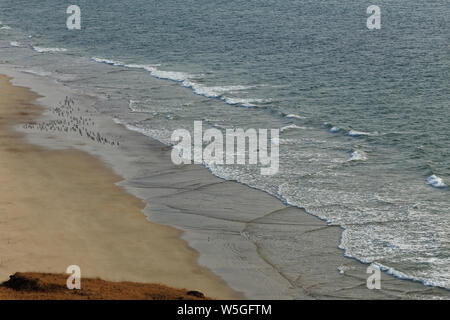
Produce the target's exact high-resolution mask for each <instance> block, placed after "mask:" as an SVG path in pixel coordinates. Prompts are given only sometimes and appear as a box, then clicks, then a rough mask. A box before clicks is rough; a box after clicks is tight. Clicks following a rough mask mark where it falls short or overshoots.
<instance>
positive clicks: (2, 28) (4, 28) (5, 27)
mask: <svg viewBox="0 0 450 320" xmlns="http://www.w3.org/2000/svg"><path fill="white" fill-rule="evenodd" d="M0 30H11V27H9V26H1V27H0Z"/></svg>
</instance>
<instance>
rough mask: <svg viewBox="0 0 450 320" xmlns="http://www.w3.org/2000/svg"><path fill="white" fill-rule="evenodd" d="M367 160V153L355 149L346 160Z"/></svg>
mask: <svg viewBox="0 0 450 320" xmlns="http://www.w3.org/2000/svg"><path fill="white" fill-rule="evenodd" d="M365 160H367V154H366V153H365V152H364V151H361V150H355V151H353V152H352V153H351V154H350V159H348V161H365Z"/></svg>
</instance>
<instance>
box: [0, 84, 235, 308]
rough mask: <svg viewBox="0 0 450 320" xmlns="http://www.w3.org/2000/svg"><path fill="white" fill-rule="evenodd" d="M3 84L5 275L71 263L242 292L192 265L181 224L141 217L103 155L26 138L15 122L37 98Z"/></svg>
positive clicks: (31, 115) (216, 292) (28, 115)
mask: <svg viewBox="0 0 450 320" xmlns="http://www.w3.org/2000/svg"><path fill="white" fill-rule="evenodd" d="M0 90H1V93H2V98H1V100H0V132H1V134H2V141H1V148H0V153H1V155H2V156H1V157H0V158H1V160H0V161H1V164H2V165H1V169H0V170H1V174H0V178H1V180H2V182H3V183H2V194H3V197H2V204H1V206H0V212H1V213H2V215H1V218H2V221H1V222H2V223H1V224H0V230H1V234H2V235H3V236H2V238H3V241H2V243H0V252H1V256H2V261H1V265H0V278H1V280H2V281H3V280H7V278H8V277H9V275H11V274H13V273H15V272H17V271H21V272H26V271H33V272H53V273H61V272H65V269H66V268H67V266H69V265H72V264H76V265H79V266H80V267H81V270H82V277H83V276H86V277H101V278H102V279H104V280H109V281H125V280H126V281H134V282H141V283H163V284H165V285H169V286H172V287H175V288H190V289H193V290H199V291H202V292H205V293H206V294H207V295H209V296H211V297H217V298H228V299H233V298H238V297H239V294H237V293H236V292H234V291H233V290H231V289H229V288H228V287H227V286H226V285H225V284H224V282H223V281H222V280H220V279H219V278H217V276H215V275H214V274H212V273H211V272H210V271H209V270H207V269H205V268H202V267H200V266H198V265H197V264H196V260H197V253H196V252H195V251H194V250H192V249H190V248H189V247H188V246H187V245H186V244H185V243H184V241H183V240H181V239H180V238H179V237H180V233H181V232H180V231H179V230H176V229H174V228H171V227H169V226H161V225H157V224H154V223H149V222H147V221H145V217H144V216H143V215H142V213H141V211H142V208H143V207H144V204H143V203H142V202H141V201H140V200H139V199H137V198H135V197H134V196H132V195H129V194H128V193H126V192H125V191H124V190H122V189H121V188H120V187H118V186H117V185H116V183H117V182H119V181H120V180H121V179H120V178H119V177H118V176H117V175H115V174H113V173H112V172H111V170H110V169H109V168H107V166H105V165H104V164H103V163H102V162H101V161H100V160H97V159H95V157H92V156H91V155H89V154H87V153H85V152H82V151H78V150H46V149H43V148H42V147H40V146H35V145H30V144H28V143H26V142H25V141H23V138H24V137H23V135H22V134H21V133H19V132H17V131H16V130H14V131H13V130H12V126H17V125H18V124H21V123H26V122H31V121H35V120H34V119H35V118H37V117H39V116H40V115H41V114H42V112H43V111H45V110H44V109H42V108H41V107H39V106H38V105H36V104H35V101H36V99H38V98H39V96H38V95H37V94H35V93H32V92H31V91H30V90H29V89H27V88H26V87H19V86H13V85H11V84H10V78H6V77H5V76H0ZM80 173H82V174H80Z"/></svg>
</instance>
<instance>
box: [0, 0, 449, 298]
mask: <svg viewBox="0 0 450 320" xmlns="http://www.w3.org/2000/svg"><path fill="white" fill-rule="evenodd" d="M70 4H77V5H78V6H80V8H81V18H82V22H81V26H82V29H81V30H80V31H76V30H74V31H69V30H67V28H66V18H67V16H68V15H67V14H66V9H67V7H68V5H69V3H65V2H61V1H57V0H40V1H24V0H0V21H1V22H0V61H4V62H6V61H7V62H9V63H13V64H17V65H21V66H23V68H24V70H26V71H27V72H30V73H34V74H38V75H42V76H48V77H53V78H55V79H57V80H58V81H59V82H61V83H63V84H65V85H67V86H69V87H71V88H74V89H76V90H78V91H79V92H81V93H84V94H88V95H91V96H95V97H97V98H98V103H97V105H96V108H97V109H98V110H99V111H101V112H104V113H106V114H109V115H111V116H112V117H114V118H115V119H116V121H117V122H120V123H123V124H125V125H126V126H127V127H128V128H129V129H131V130H136V131H139V132H142V133H143V134H144V135H148V136H149V137H152V138H156V139H158V140H160V141H162V142H163V143H166V144H170V136H171V134H172V132H173V130H175V129H179V128H185V129H189V130H192V128H193V121H194V120H203V123H204V126H206V127H216V128H219V129H225V128H236V127H238V128H244V129H246V128H268V129H269V128H279V129H281V131H280V171H279V173H278V174H277V175H275V176H262V175H260V174H259V168H257V167H255V166H213V165H210V166H209V169H210V170H211V171H212V172H213V173H214V174H215V175H217V176H219V177H222V178H225V179H229V180H235V181H238V182H241V183H244V184H247V185H249V186H251V187H254V188H257V189H261V190H264V191H266V192H268V193H270V194H272V195H273V196H275V197H277V198H279V199H280V200H282V201H284V202H285V203H288V204H291V205H294V206H298V207H301V208H305V210H307V212H309V213H310V214H313V215H315V216H317V217H320V218H321V219H324V220H326V221H328V222H329V223H330V224H332V225H339V226H341V227H342V228H343V235H342V239H341V243H340V244H339V247H340V248H342V249H343V250H344V254H345V255H347V256H349V257H354V258H356V259H358V260H360V261H362V262H367V263H372V262H373V263H376V264H378V265H380V266H381V267H382V268H384V269H385V270H386V271H388V272H390V273H393V274H394V275H396V276H398V277H402V278H408V279H414V280H418V281H421V282H423V283H425V284H427V285H432V286H439V287H444V288H448V289H450V209H449V208H450V188H449V187H448V185H450V133H449V129H450V5H449V2H448V0H436V1H428V0H416V1H406V0H398V1H383V0H382V1H378V0H374V1H337V0H327V1H312V0H283V1H281V0H278V1H275V0H258V1H255V0H246V1H243V0H227V1H218V0H217V1H210V0H209V1H207V0H196V1H193V0H183V1H181V0H166V1H149V0H134V1H119V0H108V1H106V0H97V1H87V0H77V1H74V3H70ZM373 4H375V5H378V6H380V8H381V19H382V20H381V23H382V26H381V29H380V30H368V29H367V27H366V19H367V17H368V15H367V13H366V9H367V7H368V6H370V5H373ZM274 237H276V235H273V237H272V239H273V238H274ZM267 238H270V237H267ZM284 240H286V239H284ZM296 245H300V244H296V243H295V242H293V243H291V244H290V245H289V246H286V247H283V246H277V253H276V255H275V256H276V257H278V261H277V262H276V263H277V265H279V266H280V268H281V269H283V268H290V264H295V259H296V257H295V256H292V254H294V253H295V252H296V251H294V250H291V247H295V246H296ZM283 250H284V251H283ZM286 256H289V259H286V258H285V257H286ZM299 259H300V257H299Z"/></svg>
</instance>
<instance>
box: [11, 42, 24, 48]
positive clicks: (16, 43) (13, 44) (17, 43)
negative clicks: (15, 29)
mask: <svg viewBox="0 0 450 320" xmlns="http://www.w3.org/2000/svg"><path fill="white" fill-rule="evenodd" d="M9 45H10V46H11V47H20V46H21V44H20V42H18V41H11V42H10V43H9Z"/></svg>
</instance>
